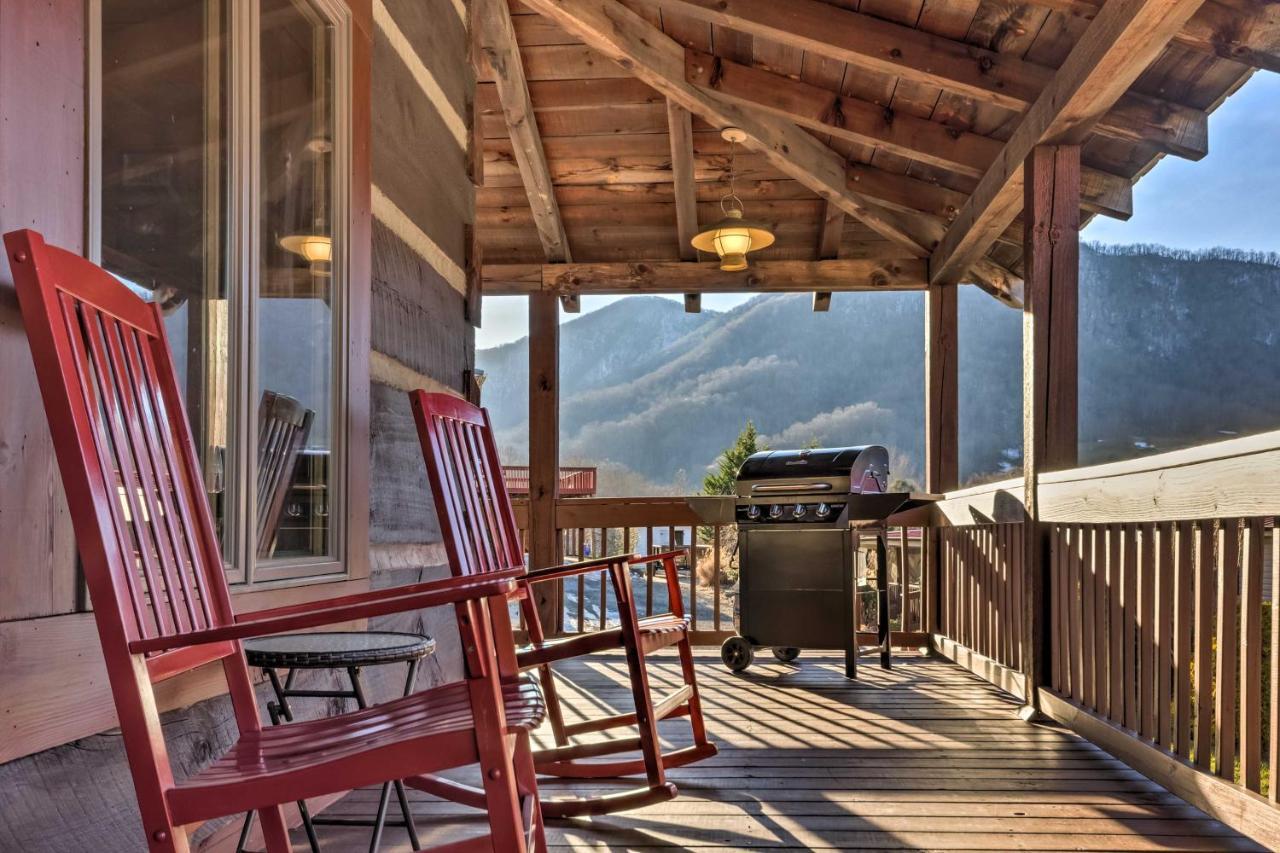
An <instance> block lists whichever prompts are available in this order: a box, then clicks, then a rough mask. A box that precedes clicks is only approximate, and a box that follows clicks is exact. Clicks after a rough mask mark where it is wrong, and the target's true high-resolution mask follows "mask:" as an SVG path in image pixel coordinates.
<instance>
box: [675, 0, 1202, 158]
mask: <svg viewBox="0 0 1280 853" xmlns="http://www.w3.org/2000/svg"><path fill="white" fill-rule="evenodd" d="M657 2H661V4H662V6H663V8H671V9H672V10H674V11H679V12H680V13H682V14H686V15H689V16H691V17H693V18H696V19H698V20H702V21H707V22H709V23H712V24H719V25H722V26H727V27H732V28H734V29H736V30H738V31H740V32H744V33H748V34H751V35H756V36H761V37H763V38H767V39H770V40H772V41H776V42H778V43H780V44H783V45H786V46H788V47H791V48H796V49H799V50H804V51H812V52H813V53H814V54H815V55H818V56H825V57H829V58H831V59H836V60H839V61H843V62H848V63H850V64H852V65H855V66H858V67H863V68H869V69H871V70H874V71H879V72H881V73H884V74H888V75H890V76H895V77H901V78H902V79H904V80H910V81H912V82H915V83H921V84H924V85H926V86H933V87H937V88H940V89H944V90H946V91H949V92H954V93H956V94H959V95H964V96H966V97H970V98H974V99H976V100H978V101H983V102H987V103H992V104H995V105H997V106H1001V107H1004V108H1006V109H1010V110H1015V111H1018V112H1022V111H1024V110H1026V109H1027V108H1028V107H1030V106H1031V104H1033V103H1034V102H1035V101H1036V99H1037V98H1038V97H1039V96H1040V93H1041V92H1042V91H1043V90H1044V88H1045V87H1046V86H1047V85H1048V84H1049V82H1050V81H1051V80H1052V79H1053V78H1054V69H1052V68H1050V67H1047V66H1043V65H1038V64H1035V63H1032V62H1028V61H1026V60H1023V59H1019V58H1017V57H1014V56H1009V55H1006V54H1001V53H997V52H995V51H990V50H984V49H982V48H980V47H977V46H975V45H971V44H966V43H964V42H961V41H955V40H952V39H947V38H942V37H941V36H937V35H934V34H932V33H928V32H925V31H923V30H918V29H914V28H912V27H908V26H904V25H902V24H895V23H892V22H890V21H885V20H883V19H881V18H876V17H873V16H872V15H868V14H864V13H860V12H853V11H850V10H846V9H842V8H839V7H837V6H834V5H831V4H828V3H824V2H821V0H786V2H785V3H781V2H777V0H657ZM1096 130H1097V132H1098V133H1100V134H1103V135H1106V136H1111V137H1114V138H1116V139H1120V140H1125V141H1130V142H1143V143H1146V144H1148V145H1151V146H1153V147H1155V148H1156V149H1157V150H1159V151H1161V152H1163V153H1166V154H1174V155H1177V156H1180V157H1187V158H1190V159H1199V158H1201V157H1203V156H1204V155H1205V154H1206V153H1207V151H1208V120H1207V117H1206V115H1205V114H1204V113H1203V112H1201V111H1199V110H1195V109H1191V108H1189V107H1185V106H1182V105H1180V104H1176V103H1173V102H1169V101H1162V100H1159V99H1156V98H1151V97H1147V96H1144V95H1138V94H1127V95H1125V96H1124V97H1122V98H1118V99H1117V101H1116V102H1115V103H1114V104H1113V108H1112V109H1111V110H1110V111H1109V112H1108V113H1106V115H1105V116H1103V117H1101V120H1100V121H1099V122H1098V124H1097V127H1096Z"/></svg>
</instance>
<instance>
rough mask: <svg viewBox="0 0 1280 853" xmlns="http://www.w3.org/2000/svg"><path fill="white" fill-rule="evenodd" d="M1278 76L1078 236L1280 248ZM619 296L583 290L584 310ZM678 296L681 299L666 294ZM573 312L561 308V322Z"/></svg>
mask: <svg viewBox="0 0 1280 853" xmlns="http://www.w3.org/2000/svg"><path fill="white" fill-rule="evenodd" d="M1278 152H1280V74H1271V73H1268V72H1265V71H1260V72H1258V73H1257V74H1255V75H1254V76H1253V78H1252V79H1251V80H1249V82H1248V83H1246V84H1245V85H1244V86H1243V87H1242V88H1241V89H1240V91H1238V92H1236V94H1235V95H1233V96H1232V97H1231V98H1229V99H1228V100H1227V101H1226V102H1225V103H1223V104H1222V106H1220V107H1219V108H1218V109H1217V110H1215V111H1214V112H1213V114H1212V115H1211V116H1210V117H1209V153H1208V155H1207V156H1206V157H1205V158H1204V159H1202V160H1200V161H1199V162H1194V161H1191V160H1183V159H1180V158H1177V157H1166V158H1164V159H1163V160H1162V161H1160V162H1159V163H1157V164H1156V166H1155V168H1153V169H1152V170H1151V171H1150V172H1148V173H1147V174H1146V175H1145V176H1144V177H1143V178H1142V180H1140V181H1138V183H1137V185H1136V186H1135V187H1134V190H1133V209H1134V214H1133V217H1132V218H1131V219H1129V221H1128V222H1121V221H1120V220H1117V219H1108V218H1107V217H1104V216H1097V217H1094V219H1093V221H1092V222H1090V223H1089V226H1088V227H1087V228H1086V229H1085V230H1084V232H1083V237H1084V239H1086V240H1090V241H1093V242H1098V243H1159V244H1163V245H1165V246H1171V247H1174V248H1179V249H1203V248H1209V247H1213V246H1226V247H1228V248H1234V249H1259V250H1263V251H1270V252H1280V156H1277V154H1278ZM752 296H753V294H748V293H743V294H705V295H704V296H703V297H702V307H703V308H704V309H706V310H713V311H724V310H728V309H730V308H733V307H735V306H737V305H741V304H742V303H743V302H746V301H747V300H748V299H750V298H751V297H752ZM623 298H625V297H621V296H584V297H583V298H582V312H583V313H584V314H585V313H589V312H591V311H595V310H597V309H599V308H603V307H604V306H605V305H608V304H609V303H610V302H616V301H617V300H618V299H623ZM669 298H671V299H674V300H675V301H677V302H679V301H682V297H681V296H679V295H673V296H671V297H669ZM483 316H484V325H483V326H482V327H481V328H479V329H477V330H476V347H477V348H478V349H487V348H488V347H493V346H497V345H499V344H503V343H507V342H508V341H514V340H517V339H519V338H521V337H524V335H525V334H526V333H527V332H528V328H529V324H528V302H527V300H526V299H525V298H524V297H523V296H489V297H485V300H484V315H483ZM575 316H578V315H575V314H565V313H563V312H561V314H560V322H562V323H564V322H568V321H569V320H572V319H573V318H574V317H575Z"/></svg>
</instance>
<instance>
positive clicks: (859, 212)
mask: <svg viewBox="0 0 1280 853" xmlns="http://www.w3.org/2000/svg"><path fill="white" fill-rule="evenodd" d="M525 5H527V6H529V7H530V8H532V9H533V10H534V11H537V12H540V13H541V14H543V15H545V16H546V17H548V18H550V19H551V20H553V21H555V22H556V23H558V24H559V25H560V26H561V27H563V28H564V29H565V30H566V31H567V32H569V33H570V34H572V35H575V36H577V37H578V38H580V39H582V40H583V41H584V42H586V43H587V44H589V45H590V46H591V47H592V48H594V49H595V50H597V51H599V52H601V53H603V54H604V55H605V56H607V57H609V58H610V59H612V60H614V61H615V62H617V63H618V64H619V65H621V66H622V67H623V68H625V69H627V70H628V71H630V72H631V73H633V74H634V75H635V76H636V77H638V78H640V79H641V80H643V81H644V82H646V83H648V84H649V85H650V86H652V87H653V88H655V89H657V90H658V91H659V92H662V93H663V94H664V95H666V96H667V98H668V99H670V100H672V101H675V102H676V103H677V104H679V105H680V106H682V107H684V108H685V109H687V110H689V111H690V112H692V113H695V114H697V115H699V116H701V117H703V118H704V119H706V120H707V121H709V122H711V123H712V124H713V125H716V126H718V127H728V126H735V127H740V128H742V129H743V130H744V131H745V132H746V134H747V137H748V141H747V143H746V145H747V147H749V148H751V149H753V150H756V151H759V152H760V153H761V154H763V155H764V156H765V157H766V158H767V159H768V160H769V162H770V163H771V164H772V165H773V166H774V167H775V168H777V169H778V170H779V171H781V172H782V173H784V174H786V175H789V176H790V177H793V178H795V179H796V180H798V181H800V182H801V183H803V184H805V185H806V186H808V187H809V188H810V189H812V190H814V192H816V193H818V194H819V195H821V196H822V197H823V198H826V199H829V200H830V201H832V202H833V203H835V204H838V205H839V206H840V207H841V208H842V209H843V210H845V211H846V212H847V213H849V214H851V215H853V216H855V217H857V218H858V219H859V220H861V221H862V222H864V223H866V224H867V225H868V226H869V227H871V228H873V229H874V230H875V231H876V232H877V233H878V234H881V235H882V236H884V237H885V238H886V239H889V240H892V241H893V242H895V243H897V244H899V245H901V246H902V247H903V248H904V249H905V250H906V251H907V252H908V253H909V254H911V255H913V256H916V257H922V256H925V255H927V254H928V251H927V249H925V246H924V245H923V244H922V243H921V242H920V241H919V240H918V239H917V238H916V237H915V236H914V235H913V234H912V229H910V227H909V226H907V225H906V224H905V223H904V222H903V221H902V217H901V215H899V214H897V213H895V212H893V211H889V210H885V209H882V208H880V207H879V206H878V205H876V204H875V203H873V202H870V201H869V200H868V199H865V198H863V197H862V196H860V195H858V194H857V193H856V192H853V191H851V190H849V188H848V186H847V183H846V180H845V174H844V171H845V170H844V160H843V158H842V157H840V155H838V154H836V153H835V152H834V151H832V150H831V149H830V148H827V147H826V146H825V145H823V144H822V143H821V142H819V141H818V140H817V139H815V138H814V137H812V136H810V135H809V134H808V133H806V132H805V131H803V130H801V129H800V128H799V127H797V126H796V125H794V124H792V123H790V122H787V121H784V120H781V119H777V118H774V117H772V116H765V115H762V114H759V113H758V112H755V111H751V110H744V109H741V108H739V107H737V106H734V105H733V104H729V103H727V102H725V101H723V100H721V99H720V98H717V97H715V96H713V95H710V94H707V93H706V92H703V91H702V90H700V89H698V88H697V87H695V86H693V85H691V84H689V83H688V82H686V81H685V79H684V49H683V48H682V47H681V46H680V45H679V44H678V43H677V42H676V41H675V40H674V39H672V38H671V37H670V36H668V35H666V34H665V33H663V32H662V30H661V29H659V28H658V27H656V26H654V25H653V24H651V23H650V22H649V21H647V20H645V19H644V18H643V17H641V16H640V15H638V14H636V13H635V12H633V11H631V10H630V9H628V8H627V7H625V6H623V5H622V4H621V3H619V2H617V0H527V2H526V3H525Z"/></svg>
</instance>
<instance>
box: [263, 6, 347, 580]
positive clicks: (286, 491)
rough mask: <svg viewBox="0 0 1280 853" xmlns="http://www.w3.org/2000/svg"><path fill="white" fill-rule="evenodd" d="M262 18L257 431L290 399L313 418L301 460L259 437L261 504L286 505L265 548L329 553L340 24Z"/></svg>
mask: <svg viewBox="0 0 1280 853" xmlns="http://www.w3.org/2000/svg"><path fill="white" fill-rule="evenodd" d="M262 19H263V22H264V26H263V30H262V48H261V51H262V60H261V69H262V71H261V75H262V76H261V117H260V120H261V123H262V148H261V152H262V154H261V168H262V173H261V177H260V180H261V186H262V202H261V211H262V231H261V234H262V242H261V263H262V267H261V276H260V279H259V281H260V285H259V288H260V290H259V296H260V299H259V302H258V312H257V324H258V340H259V342H260V348H259V357H258V364H257V369H258V375H257V380H256V387H257V389H258V394H259V395H260V398H261V403H260V410H259V434H260V435H263V434H264V433H268V434H280V433H281V432H285V431H287V429H286V427H285V425H284V424H283V423H278V422H276V419H277V413H276V412H275V411H274V409H278V408H279V403H278V401H279V400H280V398H281V397H287V398H292V400H293V401H295V402H296V404H297V405H298V406H299V407H300V413H296V414H295V417H303V416H306V417H308V419H309V420H310V427H309V429H308V431H307V434H306V435H305V437H304V438H303V439H302V440H301V441H297V442H295V446H296V453H295V454H294V456H295V458H294V459H292V460H287V459H286V460H282V459H280V458H279V456H278V452H279V448H277V447H276V446H274V445H272V444H269V443H262V442H260V445H259V452H258V465H259V474H258V483H259V488H260V489H280V490H283V494H282V495H281V496H276V495H272V494H266V495H262V494H260V495H259V505H260V506H261V505H262V502H263V501H264V500H278V501H279V502H280V504H281V506H282V510H283V511H282V512H281V514H280V516H279V520H278V526H277V528H276V529H275V530H274V531H272V530H264V531H262V533H261V536H260V539H259V555H260V556H277V557H279V556H293V557H297V556H305V557H319V556H323V555H325V554H327V553H328V552H329V518H330V499H331V492H332V490H331V488H330V482H331V470H332V465H331V462H332V460H333V450H334V446H335V445H334V442H333V440H332V428H331V427H332V420H333V419H332V417H331V414H332V411H333V403H334V398H333V391H334V387H335V381H334V370H333V360H332V353H333V340H334V315H333V312H332V310H331V309H332V305H333V290H334V281H333V274H332V247H333V227H332V221H331V215H330V211H331V210H332V209H333V204H332V192H333V185H334V180H333V178H334V173H333V150H334V145H333V139H334V126H333V98H332V96H331V92H332V90H333V77H332V63H331V61H330V57H331V55H332V53H333V32H332V27H331V26H329V24H328V23H327V22H326V21H325V20H324V19H323V18H322V17H321V16H320V15H319V14H317V12H316V11H315V10H314V9H313V8H312V7H311V6H310V5H309V4H308V3H307V2H306V0H262ZM268 22H270V25H269V26H268V25H267V23H268ZM301 413H306V414H305V415H303V414H301ZM281 466H283V467H281ZM273 471H274V472H277V473H278V474H279V476H277V477H275V478H273V477H271V476H270V474H271V473H272V472H273ZM273 479H274V482H273Z"/></svg>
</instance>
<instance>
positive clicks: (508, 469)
mask: <svg viewBox="0 0 1280 853" xmlns="http://www.w3.org/2000/svg"><path fill="white" fill-rule="evenodd" d="M502 478H503V479H504V480H506V481H507V492H508V493H510V494H512V495H527V494H529V466H528V465H503V466H502ZM595 493H596V469H595V468H561V469H560V496H561V497H568V498H572V497H588V496H590V495H594V494H595Z"/></svg>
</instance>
